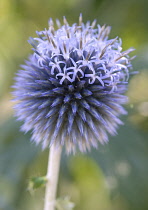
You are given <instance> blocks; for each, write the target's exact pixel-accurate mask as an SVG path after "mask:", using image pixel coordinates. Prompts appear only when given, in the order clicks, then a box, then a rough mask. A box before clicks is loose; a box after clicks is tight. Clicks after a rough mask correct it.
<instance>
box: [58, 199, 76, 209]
mask: <svg viewBox="0 0 148 210" xmlns="http://www.w3.org/2000/svg"><path fill="white" fill-rule="evenodd" d="M74 207H75V205H74V203H72V202H71V201H70V198H69V197H65V198H59V199H57V201H56V208H57V210H72V209H74Z"/></svg>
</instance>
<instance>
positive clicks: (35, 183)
mask: <svg viewBox="0 0 148 210" xmlns="http://www.w3.org/2000/svg"><path fill="white" fill-rule="evenodd" d="M46 182H47V178H46V176H42V177H32V178H31V179H30V181H29V184H28V190H29V191H30V192H32V191H33V190H35V189H38V188H40V187H44V186H45V184H46Z"/></svg>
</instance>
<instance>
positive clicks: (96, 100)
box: [13, 15, 133, 152]
mask: <svg viewBox="0 0 148 210" xmlns="http://www.w3.org/2000/svg"><path fill="white" fill-rule="evenodd" d="M63 21H64V24H63V25H61V24H60V22H59V21H58V20H57V24H56V25H57V27H58V29H57V30H55V29H54V23H53V21H52V19H50V20H49V29H48V30H44V31H40V32H37V35H38V38H31V39H30V41H29V42H30V43H31V44H32V45H33V47H34V48H33V50H34V53H33V54H32V55H31V56H30V57H29V59H28V61H26V65H22V66H21V67H22V70H19V71H18V73H17V74H16V77H15V80H16V82H15V84H14V88H15V90H14V92H13V95H14V98H15V100H16V101H17V104H16V105H15V113H16V116H17V117H18V119H19V120H21V121H24V124H23V126H22V128H21V129H22V130H23V131H25V132H28V131H29V130H32V140H33V141H35V143H36V144H39V143H42V146H43V148H46V147H48V146H50V145H51V144H53V143H55V144H56V145H65V148H66V151H67V152H75V151H76V148H78V149H79V150H80V151H82V152H85V151H87V150H90V148H91V147H95V148H97V146H98V142H100V143H101V144H104V143H106V142H108V134H111V135H116V130H117V128H118V125H120V124H122V122H121V120H120V119H119V116H120V115H123V114H126V113H127V112H126V111H125V109H124V108H123V107H122V104H125V103H127V97H126V96H124V93H125V91H126V89H127V85H128V79H129V75H130V74H131V72H130V70H131V69H132V65H131V62H130V61H131V59H132V58H130V57H129V56H128V54H129V53H130V52H131V51H133V49H132V48H131V49H129V50H127V51H124V52H122V47H121V39H118V38H115V39H108V35H109V33H110V29H111V28H110V27H108V26H107V27H105V26H102V27H101V26H100V25H97V26H96V27H95V25H96V21H94V22H93V23H92V24H90V22H87V23H86V24H84V23H83V22H82V16H81V15H80V17H79V23H78V24H76V23H75V24H73V25H72V26H70V25H69V24H68V22H67V20H66V18H65V17H64V19H63Z"/></svg>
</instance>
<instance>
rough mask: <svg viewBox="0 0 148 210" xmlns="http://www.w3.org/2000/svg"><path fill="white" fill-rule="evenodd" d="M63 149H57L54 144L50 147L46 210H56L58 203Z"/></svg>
mask: <svg viewBox="0 0 148 210" xmlns="http://www.w3.org/2000/svg"><path fill="white" fill-rule="evenodd" d="M61 152H62V147H60V146H59V147H56V146H55V145H54V144H53V145H52V146H51V147H50V152H49V159H48V168H47V176H46V177H47V183H46V191H45V201H44V210H54V209H55V201H56V191H57V183H58V176H59V168H60V159H61Z"/></svg>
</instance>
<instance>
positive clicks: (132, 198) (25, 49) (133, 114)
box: [0, 0, 148, 210]
mask: <svg viewBox="0 0 148 210" xmlns="http://www.w3.org/2000/svg"><path fill="white" fill-rule="evenodd" d="M80 13H82V14H83V20H84V22H85V21H87V20H91V21H92V20H93V19H97V20H98V23H99V24H101V25H103V24H107V25H110V26H112V32H111V35H110V38H114V37H116V36H117V35H118V36H119V37H121V38H122V40H123V50H126V49H128V48H129V47H131V46H132V47H134V48H136V51H135V52H134V53H133V54H136V55H137V58H136V59H135V60H134V61H133V66H134V69H135V70H136V71H137V70H138V71H139V74H138V75H135V76H134V77H133V78H131V80H130V84H129V90H128V92H127V95H128V96H129V97H130V102H129V104H128V105H127V106H126V109H127V110H128V112H129V114H128V116H126V117H125V119H124V118H122V120H123V121H124V122H125V125H124V126H122V127H120V129H119V130H118V135H117V136H116V137H113V138H112V137H110V142H109V144H108V145H106V146H100V147H99V149H98V150H92V152H91V153H88V154H87V155H83V154H77V155H76V156H69V157H67V156H66V155H65V154H64V153H63V156H62V161H61V171H60V180H59V186H58V196H59V197H65V196H67V195H68V196H70V198H71V201H72V202H74V203H75V204H76V206H75V210H147V209H148V1H147V0H123V1H121V0H112V1H111V0H56V1H55V0H42V1H41V0H32V1H31V0H0V210H26V209H27V210H41V209H43V200H44V188H41V189H38V190H36V191H35V192H34V193H30V192H29V191H28V190H27V187H28V182H29V179H30V178H31V177H33V176H43V175H45V174H46V165H47V156H48V151H47V150H46V151H44V152H42V150H41V148H40V147H36V146H35V145H34V144H32V143H30V134H26V135H24V134H23V133H21V132H19V127H20V125H21V123H18V122H17V121H16V120H15V119H14V117H13V111H12V102H11V101H10V99H11V94H10V92H11V91H12V90H11V88H10V86H11V85H12V84H13V77H14V73H15V72H16V71H17V69H19V65H20V64H21V63H23V61H24V59H26V58H27V56H28V54H29V53H31V47H30V46H29V44H28V42H27V40H28V38H29V37H30V36H32V37H34V36H36V34H35V31H36V30H42V29H44V28H47V21H48V19H49V17H52V18H53V19H54V20H55V19H56V18H58V19H59V20H62V17H63V16H66V17H67V19H68V21H69V23H73V22H76V21H78V16H79V14H80ZM66 209H67V210H69V209H70V208H68V207H67V208H66V207H65V208H63V210H66Z"/></svg>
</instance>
